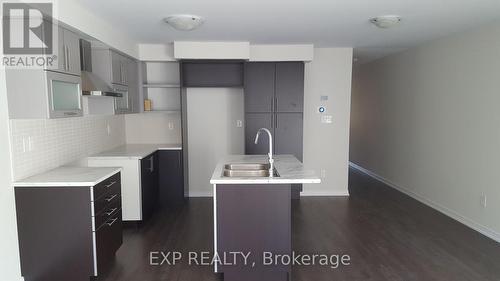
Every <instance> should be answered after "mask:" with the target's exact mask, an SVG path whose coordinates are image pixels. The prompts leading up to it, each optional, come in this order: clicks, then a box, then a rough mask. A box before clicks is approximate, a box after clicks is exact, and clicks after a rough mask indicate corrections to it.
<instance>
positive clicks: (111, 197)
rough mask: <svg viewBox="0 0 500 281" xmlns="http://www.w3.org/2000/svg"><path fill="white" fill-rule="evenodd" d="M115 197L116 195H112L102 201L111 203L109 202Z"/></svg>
mask: <svg viewBox="0 0 500 281" xmlns="http://www.w3.org/2000/svg"><path fill="white" fill-rule="evenodd" d="M116 196H118V194H113V195H111V196H109V197H108V198H104V200H106V201H107V202H111V200H113V199H115V197H116Z"/></svg>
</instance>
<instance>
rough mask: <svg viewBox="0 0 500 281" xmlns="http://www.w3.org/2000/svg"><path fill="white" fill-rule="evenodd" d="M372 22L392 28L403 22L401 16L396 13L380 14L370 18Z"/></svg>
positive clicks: (381, 26) (380, 26) (382, 26)
mask: <svg viewBox="0 0 500 281" xmlns="http://www.w3.org/2000/svg"><path fill="white" fill-rule="evenodd" d="M370 22H371V23H373V24H374V25H375V26H377V27H378V28H390V27H394V26H396V25H398V24H399V23H401V17H400V16H396V15H388V16H379V17H375V18H372V19H370Z"/></svg>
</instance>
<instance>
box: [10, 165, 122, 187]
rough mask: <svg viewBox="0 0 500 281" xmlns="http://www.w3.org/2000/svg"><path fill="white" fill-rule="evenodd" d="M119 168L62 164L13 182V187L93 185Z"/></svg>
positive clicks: (118, 170) (116, 171) (119, 169)
mask: <svg viewBox="0 0 500 281" xmlns="http://www.w3.org/2000/svg"><path fill="white" fill-rule="evenodd" d="M121 170H122V169H121V168H111V167H108V168H93V167H70V166H62V167H59V168H56V169H53V170H50V171H48V172H45V173H41V174H38V175H34V176H31V177H28V178H25V179H22V180H19V181H16V182H14V183H13V185H14V186H15V187H59V186H60V187H66V186H94V185H96V184H98V183H100V182H102V181H103V180H105V179H107V178H109V177H110V176H112V175H114V174H116V173H118V172H120V171H121Z"/></svg>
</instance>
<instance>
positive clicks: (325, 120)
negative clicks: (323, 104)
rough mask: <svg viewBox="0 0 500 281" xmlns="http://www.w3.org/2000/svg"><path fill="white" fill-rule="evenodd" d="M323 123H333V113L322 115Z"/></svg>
mask: <svg viewBox="0 0 500 281" xmlns="http://www.w3.org/2000/svg"><path fill="white" fill-rule="evenodd" d="M321 123H325V124H331V123H333V116H331V115H321Z"/></svg>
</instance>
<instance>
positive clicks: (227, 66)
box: [181, 61, 243, 87]
mask: <svg viewBox="0 0 500 281" xmlns="http://www.w3.org/2000/svg"><path fill="white" fill-rule="evenodd" d="M181 77H182V81H181V83H182V86H183V87H241V86H243V63H242V62H238V61H208V62H204V61H203V62H200V61H186V62H182V63H181Z"/></svg>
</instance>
